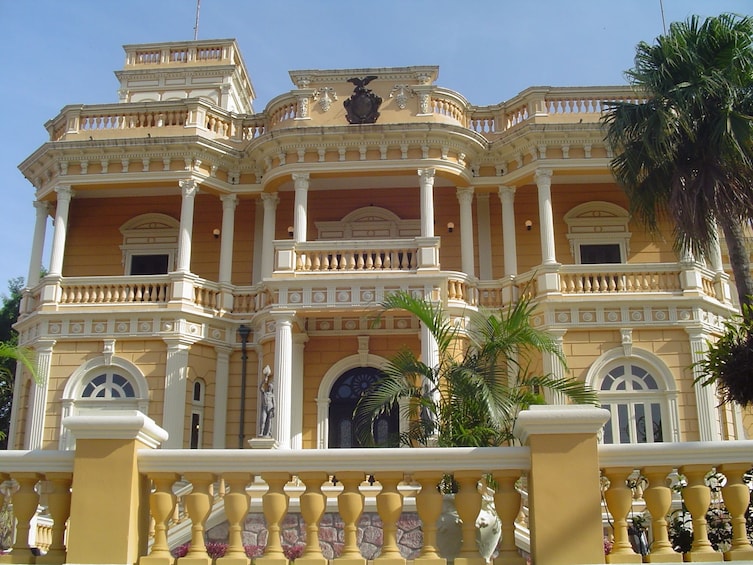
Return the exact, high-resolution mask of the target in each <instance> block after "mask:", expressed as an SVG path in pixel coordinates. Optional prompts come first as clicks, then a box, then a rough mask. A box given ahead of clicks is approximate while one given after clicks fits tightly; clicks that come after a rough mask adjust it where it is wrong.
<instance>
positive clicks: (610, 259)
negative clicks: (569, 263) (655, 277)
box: [564, 201, 630, 265]
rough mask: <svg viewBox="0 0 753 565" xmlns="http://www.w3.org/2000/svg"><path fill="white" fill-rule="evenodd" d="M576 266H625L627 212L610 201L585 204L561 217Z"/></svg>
mask: <svg viewBox="0 0 753 565" xmlns="http://www.w3.org/2000/svg"><path fill="white" fill-rule="evenodd" d="M564 220H565V222H566V223H567V239H568V240H570V251H571V252H572V254H573V260H574V261H575V263H576V264H580V265H585V264H595V263H626V262H627V256H628V253H629V251H630V248H629V244H630V232H629V231H628V222H629V221H630V215H629V214H628V212H627V210H625V209H624V208H621V207H620V206H617V205H616V204H612V203H610V202H599V201H596V202H587V203H585V204H581V205H579V206H576V207H575V208H573V209H572V210H570V211H569V212H568V213H567V214H565V217H564Z"/></svg>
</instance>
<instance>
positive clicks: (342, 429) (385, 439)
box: [328, 367, 400, 448]
mask: <svg viewBox="0 0 753 565" xmlns="http://www.w3.org/2000/svg"><path fill="white" fill-rule="evenodd" d="M381 375H382V372H381V371H380V370H379V369H377V368H375V367H354V368H353V369H349V370H347V371H345V372H344V373H343V374H342V375H341V376H340V377H339V378H338V379H337V381H335V383H334V385H332V388H331V390H330V393H329V400H330V403H329V418H328V420H329V434H328V437H329V440H328V447H331V448H332V447H334V448H349V447H363V446H362V445H361V443H360V442H359V441H358V438H357V437H356V433H355V429H354V426H353V410H355V408H356V404H357V403H358V399H359V398H361V395H362V394H363V393H364V392H366V390H367V389H368V388H369V387H370V386H371V385H372V383H374V382H376V381H377V379H379V378H380V377H381ZM399 432H400V418H399V412H398V410H397V408H394V409H393V410H392V411H391V413H390V414H388V415H383V416H380V417H379V418H378V419H377V421H376V423H375V424H374V437H375V439H376V443H377V445H378V446H380V447H387V446H390V447H393V446H395V447H396V446H397V444H398V439H397V438H398V434H399Z"/></svg>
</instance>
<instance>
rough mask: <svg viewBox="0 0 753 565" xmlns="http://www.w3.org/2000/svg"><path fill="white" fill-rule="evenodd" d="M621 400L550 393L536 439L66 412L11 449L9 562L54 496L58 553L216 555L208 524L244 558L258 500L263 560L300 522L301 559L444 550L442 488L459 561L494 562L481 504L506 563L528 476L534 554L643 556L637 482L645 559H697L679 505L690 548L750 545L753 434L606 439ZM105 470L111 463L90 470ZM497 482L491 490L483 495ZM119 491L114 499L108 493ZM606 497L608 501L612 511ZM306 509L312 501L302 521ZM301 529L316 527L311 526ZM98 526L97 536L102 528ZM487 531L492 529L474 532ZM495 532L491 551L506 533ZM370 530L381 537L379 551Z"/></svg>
mask: <svg viewBox="0 0 753 565" xmlns="http://www.w3.org/2000/svg"><path fill="white" fill-rule="evenodd" d="M607 417H608V413H607V412H606V411H604V410H600V409H595V408H590V407H585V406H579V407H575V406H571V407H563V406H544V407H537V408H535V409H531V410H527V411H524V412H521V413H520V415H519V416H518V421H517V424H516V427H515V430H516V433H517V434H518V435H519V437H520V438H521V442H522V443H523V444H524V446H523V447H495V448H414V449H380V450H379V451H378V452H375V451H373V450H365V449H343V450H317V449H312V450H275V449H249V450H227V449H211V450H210V449H207V450H201V449H200V450H160V449H155V448H156V447H158V445H159V443H160V442H161V441H164V440H165V439H166V438H167V434H166V433H165V432H164V431H163V430H161V429H160V428H159V427H157V426H156V425H155V424H154V422H152V421H151V420H149V419H148V418H146V417H145V416H144V415H143V414H140V413H139V412H135V411H127V412H119V411H106V412H102V413H99V414H89V415H81V416H75V417H70V418H68V419H66V421H65V425H66V426H67V427H68V428H69V429H71V430H72V431H73V433H74V435H75V436H76V450H75V451H68V452H58V451H31V452H30V451H7V452H0V483H2V484H3V485H4V486H3V489H2V492H3V494H4V495H6V496H7V495H8V494H9V495H10V497H11V502H12V505H13V512H14V514H15V518H16V520H17V529H16V539H15V542H14V545H13V548H12V552H11V555H10V558H9V559H8V557H0V562H10V563H34V562H35V560H34V559H33V551H32V546H31V544H30V540H31V541H32V543H33V535H30V534H31V533H32V527H33V526H32V525H33V522H34V519H35V515H36V514H37V512H38V509H39V507H40V505H41V506H42V507H44V508H46V509H47V511H48V515H49V518H50V519H51V520H52V527H51V535H50V543H49V550H48V553H47V556H46V557H45V560H44V562H45V563H50V564H53V565H56V564H62V563H90V564H98V563H102V564H104V563H113V562H116V563H136V562H139V563H141V564H142V565H147V564H155V563H159V564H161V563H165V564H169V563H174V560H173V559H174V558H173V557H172V555H171V553H170V551H171V549H174V548H175V546H176V545H177V544H180V543H183V542H184V541H188V540H187V537H188V536H190V542H191V549H190V554H189V555H188V558H189V559H188V560H187V561H185V563H186V565H187V564H188V563H189V562H190V563H195V562H200V563H202V564H205V565H211V562H212V560H211V558H210V556H209V555H208V553H207V549H208V548H207V545H206V543H205V540H206V539H209V538H211V539H212V540H214V541H222V542H223V543H224V544H225V545H226V547H227V551H226V553H225V557H226V558H233V559H236V560H238V561H237V562H238V563H239V565H240V564H241V563H242V564H245V565H248V561H247V560H246V553H245V548H244V545H243V539H244V530H243V527H244V524H246V522H247V520H248V519H249V518H250V514H256V515H259V514H260V513H263V515H264V519H265V520H264V521H265V523H266V524H265V526H264V528H265V529H266V535H265V536H264V537H261V538H260V539H266V543H264V542H262V543H264V547H259V548H258V550H259V551H260V552H261V555H260V556H259V557H256V563H257V565H264V564H265V563H272V562H275V563H279V564H280V565H288V563H289V561H288V558H287V557H286V556H285V553H284V551H285V550H284V548H283V536H282V531H283V529H285V528H288V527H289V526H290V524H293V523H295V524H299V530H305V531H306V535H305V539H306V540H307V541H306V545H305V548H304V550H303V556H302V558H303V559H304V560H306V563H309V564H316V565H327V563H328V562H329V559H331V558H332V557H335V556H338V555H339V557H340V558H341V559H348V560H351V559H352V560H353V562H354V563H355V562H356V561H357V562H358V563H365V560H366V559H367V558H372V557H374V562H375V563H376V564H379V563H381V562H384V563H385V564H386V563H387V562H388V561H387V560H389V563H390V564H394V565H405V564H406V558H408V559H413V558H414V557H415V558H417V559H419V560H429V561H431V562H432V563H436V564H437V565H442V564H444V563H445V561H444V560H443V559H442V558H441V557H440V556H439V555H438V548H440V546H442V545H443V542H445V541H448V538H449V537H450V533H449V531H450V530H452V528H450V529H449V530H448V529H445V528H446V526H447V524H446V523H445V522H444V521H443V519H442V518H441V516H442V512H443V505H445V504H447V502H448V501H450V500H451V501H452V502H453V504H454V507H455V510H456V512H457V516H458V518H459V519H460V520H461V521H462V525H461V526H460V529H459V531H458V532H457V533H458V535H459V538H460V540H459V545H458V546H456V550H455V551H456V553H455V555H456V557H455V559H456V560H458V559H459V560H461V562H462V563H465V564H467V565H483V564H484V563H485V562H486V557H485V554H486V552H487V549H488V547H486V546H485V543H486V542H488V541H489V540H488V539H486V538H484V534H483V533H482V534H479V532H478V530H479V529H481V530H483V529H484V525H483V522H482V521H479V520H478V519H479V517H481V516H483V513H482V509H484V508H487V512H488V509H490V508H493V509H494V514H496V515H497V516H498V517H499V522H498V524H499V526H500V528H501V541H500V542H499V545H497V546H496V552H497V555H496V559H495V562H496V563H498V564H499V565H507V564H515V565H523V564H524V563H525V561H524V558H523V556H522V555H521V553H520V547H521V546H520V544H517V545H516V536H518V537H517V539H520V537H519V535H520V534H524V533H525V532H526V529H525V528H523V527H522V526H523V525H522V524H519V520H520V516H521V512H522V510H523V500H524V498H523V496H522V495H521V491H523V490H524V489H525V490H527V492H528V499H527V500H528V504H527V506H528V515H527V516H528V520H527V527H528V528H527V529H528V530H529V531H530V534H531V537H530V546H528V545H525V546H523V547H525V548H526V549H528V548H529V547H530V550H531V554H532V555H531V556H532V559H533V563H559V564H563V565H570V564H572V565H581V564H583V563H600V562H601V563H603V562H604V558H605V557H604V553H603V551H604V549H603V545H604V544H603V540H604V536H605V528H606V535H607V536H609V537H613V547H612V548H611V551H610V553H609V555H608V556H607V557H606V559H607V561H608V562H610V563H639V562H641V556H640V555H637V554H636V553H635V551H634V550H633V548H632V546H631V545H630V543H629V540H628V527H629V526H630V525H636V524H637V521H635V520H633V523H632V524H631V513H632V512H633V511H634V509H635V507H636V499H640V502H641V504H642V505H643V506H644V507H645V508H646V509H647V510H648V511H649V512H650V514H651V516H652V518H651V526H652V527H651V529H650V532H651V534H650V535H651V541H650V545H649V549H650V553H648V555H647V556H646V557H645V559H644V560H645V561H648V562H681V561H682V560H683V556H682V555H680V554H679V553H675V552H674V550H673V549H672V548H671V546H670V545H669V542H668V535H667V524H666V519H667V516H668V514H669V513H670V512H671V510H672V508H675V507H676V508H680V509H683V510H686V511H687V512H688V513H689V518H688V520H689V521H690V522H692V529H693V531H694V535H693V546H692V548H691V549H690V551H688V552H687V554H686V555H685V556H684V558H685V560H686V561H706V562H708V561H715V562H721V561H722V560H747V561H748V562H750V561H751V560H753V546H751V544H750V541H749V540H748V538H747V536H746V534H745V518H744V515H745V513H746V511H748V508H749V504H750V496H751V491H750V486H749V485H748V484H747V483H746V480H747V479H746V473H747V472H748V471H749V469H750V468H751V466H753V441H730V442H694V443H665V444H651V445H608V446H598V445H597V440H596V437H597V433H598V431H599V429H600V428H601V426H602V425H603V423H604V422H605V420H606V419H607ZM115 446H118V447H119V448H120V449H115ZM126 447H127V449H126ZM375 455H378V457H376V456H375ZM74 469H75V474H74ZM79 473H80V475H79ZM92 473H95V475H92ZM92 476H106V477H107V480H106V481H92V480H91V477H92ZM448 477H452V479H453V481H452V483H450V482H449V481H448ZM670 481H671V484H670ZM450 484H452V485H453V486H452V487H451V488H449V485H450ZM187 485H190V486H191V489H190V491H189V490H188V488H187ZM215 485H218V486H215ZM442 485H444V486H442ZM490 485H493V487H494V488H493V491H491V490H489V489H488V487H489V486H490ZM150 487H151V488H150ZM176 487H180V488H179V489H178V490H176ZM673 487H674V488H673ZM720 487H721V488H720ZM637 490H641V492H637ZM176 492H177V495H178V496H180V498H181V499H182V503H181V508H182V509H183V514H182V515H183V516H184V518H183V523H182V524H175V522H174V518H175V516H176V515H177V505H178V500H177V499H178V496H176ZM450 492H452V493H453V494H452V495H449V493H450ZM443 493H447V494H446V495H445V496H443ZM218 494H219V496H217V495H218ZM487 495H488V496H491V497H492V500H493V503H494V506H493V507H492V506H490V505H489V503H488V502H487V503H485V496H487ZM717 497H718V500H717ZM105 499H106V500H107V504H97V503H96V502H95V501H97V500H105ZM147 499H148V500H147ZM602 501H604V502H602ZM604 504H605V505H604ZM720 504H723V505H724V508H725V509H726V511H727V516H728V518H726V519H728V520H729V524H730V527H731V530H732V535H731V539H730V542H729V543H728V544H727V545H728V547H726V548H725V549H726V551H725V553H724V554H722V553H721V552H718V551H717V550H715V549H714V548H713V547H712V546H711V542H710V540H709V536H708V532H709V528H710V526H709V525H708V524H707V523H706V521H705V514H706V512H707V511H708V510H709V509H710V508H713V507H714V505H717V506H719V505H720ZM213 507H214V509H213ZM147 508H148V509H149V510H150V513H151V522H152V524H153V529H152V532H151V533H150V532H149V528H148V524H149V520H148V518H147V516H146V515H145V511H146V509H147ZM603 511H606V512H608V518H607V520H606V521H604V520H603V517H602V512H603ZM413 512H415V513H416V517H415V518H413V520H415V521H418V522H419V523H420V525H421V528H420V531H419V532H417V535H418V536H419V537H418V538H417V539H416V540H414V541H415V542H416V545H415V548H416V551H415V554H416V555H406V554H405V553H403V554H401V552H400V549H399V546H398V540H397V535H396V531H397V528H398V524H399V523H400V522H404V515H405V514H406V513H413ZM325 513H326V514H327V515H328V516H329V517H327V518H326V520H325ZM364 513H367V514H368V513H372V514H374V516H376V517H377V518H376V519H374V520H372V521H370V522H369V524H371V525H374V529H373V531H372V530H371V529H370V530H369V532H370V533H369V535H368V536H364V539H363V543H361V541H360V536H359V524H361V521H360V519H361V517H362V516H363V515H364ZM210 514H213V515H214V517H213V521H214V523H225V524H226V526H224V527H223V528H221V531H222V532H224V534H222V535H224V536H225V537H224V538H222V539H221V540H218V539H217V538H216V536H217V535H218V533H216V532H215V533H213V534H212V536H207V534H208V533H209V532H208V518H209V516H210ZM292 515H295V516H297V517H298V518H296V519H295V520H291V519H290V518H291V517H292ZM489 517H492V518H493V514H489V515H488V516H487V518H489ZM333 521H337V522H341V524H342V526H341V528H342V530H341V534H338V535H341V536H342V537H338V538H337V539H338V540H339V541H340V543H339V544H336V546H333V555H324V554H323V553H322V550H321V547H320V544H319V543H318V541H319V539H320V535H321V533H322V526H325V524H326V525H327V526H329V524H331V523H333ZM186 522H188V523H190V528H189V527H187V526H186ZM259 523H261V521H260V522H259ZM452 523H453V524H454V523H455V521H454V520H453V521H452ZM47 524H49V519H48V521H47ZM178 527H180V528H182V531H184V532H185V534H184V535H185V537H184V538H183V539H179V538H178V537H176V536H174V535H171V531H172V530H173V529H175V528H178ZM369 527H370V528H371V526H369ZM438 532H440V533H439V535H440V536H441V539H438ZM126 533H127V535H126ZM288 534H291V535H292V533H291V532H289V531H287V530H286V535H285V539H286V540H290V539H291V538H290V537H288ZM296 535H297V536H299V537H298V538H296V539H303V532H302V531H297V532H296ZM92 536H96V539H98V540H100V541H101V543H99V544H92V543H91V539H92ZM478 536H481V538H480V539H481V541H482V542H483V543H480V544H477V539H478ZM149 540H150V543H149V547H148V548H147V541H149ZM168 540H170V544H169V545H168ZM43 541H44V543H45V544H46V543H47V541H46V540H43ZM490 543H491V544H492V545H491V548H492V552H493V551H494V546H495V545H496V543H497V541H496V538H494V539H493V540H492V541H491V542H490ZM364 544H367V545H368V544H371V545H375V546H376V549H375V551H374V553H373V554H372V553H369V554H368V557H367V556H366V554H365V552H364V549H363V547H364ZM260 545H261V544H260ZM485 548H486V549H485ZM403 550H405V548H404V547H403ZM555 557H556V559H555ZM196 560H198V561H196ZM235 562H236V561H233V563H235ZM349 562H350V561H349ZM177 563H178V565H180V564H181V561H180V560H178V562H177Z"/></svg>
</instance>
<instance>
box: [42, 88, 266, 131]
mask: <svg viewBox="0 0 753 565" xmlns="http://www.w3.org/2000/svg"><path fill="white" fill-rule="evenodd" d="M45 127H46V128H47V131H48V133H49V134H50V141H75V140H82V139H89V137H93V138H96V139H108V138H121V137H146V136H147V134H149V135H152V134H154V135H155V136H156V135H161V136H169V135H187V134H190V133H191V132H190V131H189V130H194V132H196V133H201V134H202V135H204V136H210V137H213V138H218V139H227V140H232V141H240V140H242V139H252V138H253V137H257V136H258V135H260V132H262V131H264V126H263V125H262V124H259V120H258V119H255V118H254V117H250V118H240V117H238V116H235V115H233V114H231V113H230V112H227V111H226V110H223V109H221V108H218V107H217V106H215V105H213V104H210V103H208V102H206V101H204V100H200V99H196V98H191V99H185V100H170V101H165V102H150V103H149V104H143V103H134V104H97V105H87V106H66V107H65V108H63V110H62V111H61V113H60V114H58V115H57V116H56V117H55V118H54V119H52V120H50V121H49V122H47V124H45ZM155 130H156V131H155Z"/></svg>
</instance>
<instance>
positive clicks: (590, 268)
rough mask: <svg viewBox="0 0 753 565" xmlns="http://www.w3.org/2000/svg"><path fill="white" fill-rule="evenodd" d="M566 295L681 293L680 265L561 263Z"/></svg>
mask: <svg viewBox="0 0 753 565" xmlns="http://www.w3.org/2000/svg"><path fill="white" fill-rule="evenodd" d="M559 272H560V290H561V292H562V293H563V294H601V293H618V292H620V293H624V292H677V293H679V292H682V290H683V289H682V284H681V280H680V268H679V266H678V265H677V264H676V263H670V264H663V265H660V264H632V265H631V264H622V263H616V264H608V265H606V264H602V265H562V267H560V271H559Z"/></svg>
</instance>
